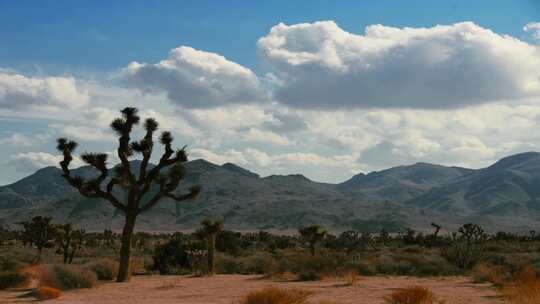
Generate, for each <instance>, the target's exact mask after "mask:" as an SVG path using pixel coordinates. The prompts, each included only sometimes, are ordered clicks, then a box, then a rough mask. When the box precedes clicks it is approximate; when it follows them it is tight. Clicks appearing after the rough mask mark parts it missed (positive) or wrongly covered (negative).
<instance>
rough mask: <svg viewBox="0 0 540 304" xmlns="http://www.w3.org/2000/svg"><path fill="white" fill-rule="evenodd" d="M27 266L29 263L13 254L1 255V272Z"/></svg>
mask: <svg viewBox="0 0 540 304" xmlns="http://www.w3.org/2000/svg"><path fill="white" fill-rule="evenodd" d="M25 266H28V264H27V263H24V262H21V261H18V260H17V259H15V258H14V257H13V256H0V272H4V271H16V270H19V269H22V268H24V267H25Z"/></svg>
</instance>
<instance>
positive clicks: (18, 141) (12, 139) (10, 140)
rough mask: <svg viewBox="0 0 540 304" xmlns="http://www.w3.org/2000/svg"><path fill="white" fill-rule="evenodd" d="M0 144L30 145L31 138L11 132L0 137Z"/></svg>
mask: <svg viewBox="0 0 540 304" xmlns="http://www.w3.org/2000/svg"><path fill="white" fill-rule="evenodd" d="M0 145H14V146H31V145H32V139H31V138H29V137H27V136H26V135H24V134H21V133H13V134H12V135H11V136H7V137H4V138H0Z"/></svg>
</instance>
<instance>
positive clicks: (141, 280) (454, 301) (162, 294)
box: [0, 275, 506, 304]
mask: <svg viewBox="0 0 540 304" xmlns="http://www.w3.org/2000/svg"><path fill="white" fill-rule="evenodd" d="M417 285H418V286H423V287H427V288H429V289H430V290H432V291H433V293H434V294H435V296H436V297H437V299H439V300H444V301H446V304H499V303H506V302H505V301H503V299H501V297H500V294H499V293H498V292H497V290H496V289H494V288H492V287H491V286H490V285H489V284H473V283H472V282H471V280H470V279H469V278H466V277H443V278H416V277H386V276H375V277H361V279H360V280H359V281H358V282H357V284H356V285H355V286H348V285H347V284H346V283H345V281H341V280H339V279H334V280H325V281H316V282H278V281H272V280H269V279H263V278H261V277H260V276H247V275H216V276H214V277H189V276H158V275H155V276H140V277H133V278H132V279H131V281H130V282H129V283H104V284H102V285H100V286H99V287H97V288H93V289H79V290H73V291H67V292H64V293H63V294H62V296H61V297H60V298H59V299H55V300H50V301H47V303H51V304H52V303H81V304H82V303H85V304H94V303H95V304H113V303H114V304H117V303H131V304H138V303H141V304H142V303H144V304H148V303H159V304H165V303H182V304H214V303H215V304H232V303H235V302H236V301H237V300H238V299H240V297H241V296H242V295H244V294H246V293H247V292H249V291H252V290H256V289H260V288H263V287H267V286H276V287H281V288H301V289H306V290H309V291H312V292H313V295H312V296H311V297H310V298H309V301H308V302H309V303H313V304H317V303H319V301H321V300H332V301H335V302H336V303H341V304H353V303H354V304H382V303H384V299H383V297H384V296H387V295H388V294H390V293H391V292H392V291H394V290H395V289H397V288H404V287H411V286H417ZM22 295H24V292H23V291H17V292H15V291H2V292H0V303H27V302H31V301H32V300H34V299H33V298H25V297H21V296H22Z"/></svg>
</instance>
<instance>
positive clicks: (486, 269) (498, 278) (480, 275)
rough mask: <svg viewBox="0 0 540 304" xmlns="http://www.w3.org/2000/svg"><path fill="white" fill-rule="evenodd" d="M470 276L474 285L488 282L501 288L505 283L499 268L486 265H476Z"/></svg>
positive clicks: (502, 272)
mask: <svg viewBox="0 0 540 304" xmlns="http://www.w3.org/2000/svg"><path fill="white" fill-rule="evenodd" d="M471 274H472V277H473V281H474V282H475V283H485V282H490V283H493V285H495V286H502V285H503V284H504V281H505V276H504V271H503V270H502V268H501V267H499V266H494V265H490V264H486V263H479V264H478V265H476V266H475V267H474V269H473V270H472V273H471Z"/></svg>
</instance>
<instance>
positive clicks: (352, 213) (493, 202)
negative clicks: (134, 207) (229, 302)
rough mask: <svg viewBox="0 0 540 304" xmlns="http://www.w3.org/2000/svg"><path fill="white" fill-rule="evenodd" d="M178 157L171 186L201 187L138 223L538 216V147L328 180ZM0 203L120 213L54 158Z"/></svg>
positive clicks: (529, 222)
mask: <svg viewBox="0 0 540 304" xmlns="http://www.w3.org/2000/svg"><path fill="white" fill-rule="evenodd" d="M185 166H186V172H187V175H186V179H185V183H182V187H181V188H180V189H179V190H178V191H183V190H185V189H186V187H188V186H189V185H192V184H201V185H202V186H203V191H202V193H201V196H200V197H199V198H197V199H196V200H195V201H194V202H189V203H186V204H180V205H178V204H175V203H174V202H172V201H170V200H164V201H163V202H162V203H160V204H159V205H158V206H157V207H156V208H154V209H152V210H151V211H150V212H148V213H147V214H143V216H142V218H141V220H140V222H139V226H138V227H140V229H146V230H152V231H157V230H175V229H190V228H194V227H196V226H197V225H198V222H199V221H200V220H201V219H202V218H204V217H206V216H211V215H212V216H222V217H223V218H224V219H225V222H226V224H227V225H228V227H230V228H236V229H248V230H249V229H274V230H287V229H289V230H290V229H296V228H298V227H300V226H302V225H307V224H314V223H317V224H322V225H324V226H326V227H328V228H329V229H331V230H347V229H357V230H366V229H367V230H373V231H375V230H377V229H381V228H382V227H393V228H392V229H394V230H399V229H404V228H405V227H413V228H415V229H419V230H422V229H429V224H430V223H431V221H437V222H439V223H441V224H443V225H444V226H445V227H448V228H450V227H456V226H459V225H460V224H463V223H465V222H469V221H471V222H478V223H480V224H483V225H485V226H486V228H487V229H488V230H498V229H504V230H512V231H515V230H524V231H525V229H530V228H533V227H535V226H537V225H540V153H538V152H526V153H520V154H516V155H511V156H508V157H505V158H502V159H500V160H499V161H497V162H495V163H494V164H492V165H491V166H488V167H486V168H482V169H467V168H461V167H448V166H441V165H436V164H429V163H422V162H419V163H415V164H412V165H406V166H397V167H393V168H389V169H385V170H381V171H374V172H370V173H368V174H364V173H360V174H357V175H354V176H352V177H351V178H350V179H348V180H346V181H344V182H342V183H337V184H331V183H320V182H316V181H312V180H310V179H309V178H307V177H305V176H303V175H301V174H289V175H269V176H265V177H261V176H260V175H258V174H257V173H254V172H251V171H249V170H247V169H245V168H242V167H241V166H238V165H236V164H233V163H225V164H223V165H217V164H213V163H211V162H208V161H206V160H202V159H198V160H193V161H190V162H187V163H186V164H185ZM73 172H74V174H76V175H84V176H86V175H91V174H92V169H90V168H89V167H87V166H85V167H80V168H76V169H73ZM117 195H121V193H117ZM0 210H1V212H0V213H1V214H0V224H2V223H4V224H13V223H15V222H17V221H20V220H23V219H26V218H28V217H30V216H33V215H50V216H53V217H54V218H55V219H57V220H59V221H71V222H76V223H79V224H80V225H81V226H84V227H94V228H100V229H101V228H114V227H118V226H120V225H121V222H122V217H121V216H119V214H118V212H116V211H115V210H114V209H113V208H112V207H111V206H110V205H108V203H106V202H93V201H92V200H89V199H86V198H82V197H80V195H78V193H77V192H76V191H75V190H74V189H73V188H71V187H70V186H69V185H68V184H67V183H66V182H65V181H64V180H63V178H62V177H61V170H60V169H58V168H56V167H46V168H42V169H40V170H37V171H36V172H35V173H34V174H31V175H29V176H27V177H25V178H22V179H21V180H19V181H17V182H15V183H12V184H10V185H6V186H0Z"/></svg>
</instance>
